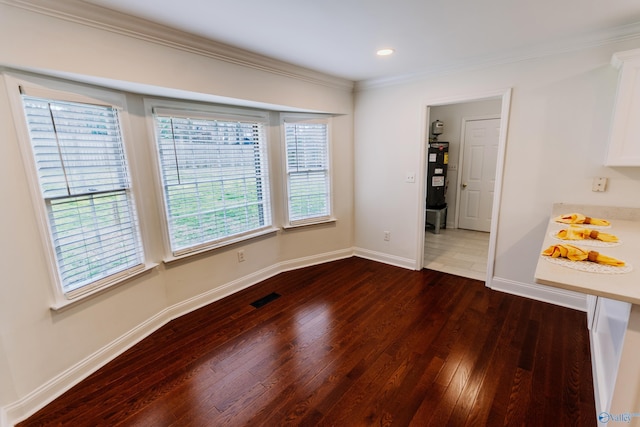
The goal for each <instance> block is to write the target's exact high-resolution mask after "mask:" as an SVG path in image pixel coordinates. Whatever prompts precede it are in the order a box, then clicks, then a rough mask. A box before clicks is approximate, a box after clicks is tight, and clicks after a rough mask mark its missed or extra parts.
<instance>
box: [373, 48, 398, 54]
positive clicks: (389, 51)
mask: <svg viewBox="0 0 640 427" xmlns="http://www.w3.org/2000/svg"><path fill="white" fill-rule="evenodd" d="M393 52H395V50H393V49H380V50H378V51H377V52H376V54H377V55H378V56H389V55H391V54H393Z"/></svg>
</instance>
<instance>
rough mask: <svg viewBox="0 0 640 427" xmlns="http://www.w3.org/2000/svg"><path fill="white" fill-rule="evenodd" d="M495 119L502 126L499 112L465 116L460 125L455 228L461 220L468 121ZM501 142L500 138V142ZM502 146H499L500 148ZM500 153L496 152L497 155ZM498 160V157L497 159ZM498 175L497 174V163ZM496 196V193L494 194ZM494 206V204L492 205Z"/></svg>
mask: <svg viewBox="0 0 640 427" xmlns="http://www.w3.org/2000/svg"><path fill="white" fill-rule="evenodd" d="M494 119H499V120H500V126H502V118H501V117H500V115H499V114H487V115H483V116H469V117H463V118H462V120H461V121H462V124H461V125H460V148H459V149H458V150H459V154H458V179H457V181H456V182H457V183H458V188H457V189H456V209H455V212H454V217H453V225H454V227H455V228H458V225H459V220H460V199H461V197H460V196H461V191H460V184H461V183H462V172H463V171H464V147H465V144H466V141H465V139H466V130H467V123H468V122H477V121H481V120H494ZM500 132H502V128H501V129H500ZM499 143H500V139H498V144H499ZM499 149H500V148H499V147H498V150H499ZM497 154H498V153H496V155H497ZM496 160H497V159H496ZM496 175H497V164H496ZM494 190H495V185H494ZM494 196H495V194H494ZM492 206H493V205H492ZM491 214H492V215H493V211H491Z"/></svg>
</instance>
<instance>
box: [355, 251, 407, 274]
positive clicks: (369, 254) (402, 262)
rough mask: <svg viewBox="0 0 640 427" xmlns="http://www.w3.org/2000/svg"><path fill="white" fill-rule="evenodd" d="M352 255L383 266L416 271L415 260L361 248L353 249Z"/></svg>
mask: <svg viewBox="0 0 640 427" xmlns="http://www.w3.org/2000/svg"><path fill="white" fill-rule="evenodd" d="M353 255H355V256H357V257H360V258H365V259H370V260H371V261H378V262H382V263H384V264H389V265H395V266H396V267H402V268H406V269H409V270H415V269H416V260H415V259H409V258H403V257H399V256H395V255H389V254H386V253H383V252H376V251H370V250H368V249H362V248H353Z"/></svg>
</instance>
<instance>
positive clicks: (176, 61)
mask: <svg viewBox="0 0 640 427" xmlns="http://www.w3.org/2000/svg"><path fill="white" fill-rule="evenodd" d="M2 66H5V67H12V68H18V69H24V70H35V71H37V72H39V73H41V74H56V75H66V76H69V75H76V76H77V78H79V79H82V80H87V81H98V80H99V81H102V82H104V84H108V85H114V86H124V85H126V86H127V87H129V88H132V90H134V91H135V90H136V88H139V89H140V90H141V91H149V92H154V93H155V94H156V95H158V94H162V93H167V94H168V93H171V92H170V90H180V91H185V93H186V92H190V93H191V94H192V95H193V96H198V97H202V96H223V97H229V98H234V99H237V100H242V101H241V102H244V101H250V102H253V103H266V104H277V105H280V106H286V107H292V108H293V109H298V110H317V111H324V112H329V113H336V114H338V115H337V116H336V117H335V118H334V119H333V121H332V144H333V153H332V167H333V177H334V181H335V182H334V211H335V216H336V217H337V218H338V221H337V222H336V223H335V224H331V225H325V226H309V227H305V228H304V229H299V230H295V231H281V232H278V233H277V234H275V235H270V236H267V237H262V238H257V239H254V240H251V241H247V242H246V243H242V244H237V245H234V246H231V247H228V248H226V249H220V250H215V251H212V252H210V253H207V254H204V255H200V256H195V257H193V258H192V259H188V260H184V261H179V262H176V263H172V264H171V265H164V264H162V262H161V260H162V255H163V247H162V241H161V238H160V235H161V231H160V215H161V212H162V208H161V206H160V203H159V200H158V198H157V197H156V194H157V193H156V190H157V188H156V187H155V186H156V180H155V179H154V175H153V171H152V167H151V164H152V161H153V154H152V153H153V149H152V148H151V147H152V145H151V144H153V140H152V138H151V136H150V135H149V134H148V128H147V123H146V121H145V120H146V119H145V117H144V114H143V103H142V102H143V101H142V96H140V95H139V94H135V93H128V94H127V103H128V107H129V111H130V114H129V120H130V122H131V128H132V134H133V136H134V138H133V139H134V140H135V143H134V144H133V145H134V152H135V155H134V158H133V159H130V161H131V162H132V163H134V164H133V165H132V170H133V171H135V173H136V175H137V177H138V179H139V180H140V183H141V186H142V188H144V189H145V190H144V191H142V192H141V193H140V194H139V196H138V200H139V201H140V202H141V204H142V209H141V210H140V216H141V223H142V227H143V232H144V234H145V235H144V239H145V243H147V247H146V248H145V249H146V252H147V253H148V255H149V258H150V261H155V262H159V263H160V265H159V266H158V267H157V268H155V269H154V270H152V271H151V272H148V273H145V274H143V275H142V276H140V277H138V278H136V279H134V280H131V281H129V282H127V283H125V284H123V285H120V286H118V287H116V288H113V289H110V290H108V291H106V292H104V293H102V294H100V295H98V296H95V297H93V298H91V299H90V300H87V301H83V302H81V303H79V304H77V305H74V306H72V307H70V308H67V309H65V310H63V311H59V312H54V311H52V310H50V305H51V302H52V292H51V278H50V277H49V272H48V269H47V266H46V263H45V256H44V251H43V246H42V242H41V237H40V235H39V232H38V227H37V220H36V215H35V213H34V212H35V211H34V206H33V203H32V198H31V196H30V194H29V186H28V184H27V176H26V173H25V169H24V166H23V161H22V158H21V155H20V150H19V141H18V133H17V132H16V128H15V124H14V120H13V117H12V110H11V108H10V105H9V101H8V99H7V87H6V85H5V79H4V78H0V140H1V141H2V143H1V144H0V194H1V195H2V199H3V203H2V206H3V209H2V210H0V228H1V236H2V239H1V241H0V271H2V279H1V281H2V284H1V286H0V424H1V423H2V418H1V417H2V416H4V417H5V418H6V419H5V422H6V421H8V422H12V421H15V420H17V419H20V418H23V417H25V416H27V415H29V413H30V412H32V411H33V410H35V409H38V408H39V407H40V406H42V405H43V404H44V403H46V402H47V401H48V400H49V399H51V398H53V397H55V396H56V395H57V394H59V393H60V392H61V391H63V390H64V389H65V388H66V387H69V386H71V385H73V383H74V382H76V381H78V380H79V379H80V378H81V377H82V376H84V375H86V374H88V373H90V372H91V371H92V370H94V369H95V368H96V367H98V366H99V365H100V364H102V363H104V362H105V361H107V360H109V359H110V358H111V357H113V356H114V355H115V354H117V353H118V352H120V351H122V350H123V349H124V348H126V347H127V346H128V345H131V344H132V343H134V342H136V341H137V340H139V339H140V338H142V337H143V336H144V335H145V334H148V333H150V332H151V331H153V330H154V329H155V328H157V327H158V326H159V325H161V324H162V323H164V322H166V321H167V320H169V319H170V318H172V317H175V316H177V315H180V314H182V313H184V312H187V311H189V310H191V309H193V308H195V307H197V306H199V305H201V304H204V303H207V302H209V301H211V300H215V299H217V298H219V297H221V296H223V295H225V294H228V293H229V292H232V291H234V290H237V289H239V288H242V287H243V286H248V285H250V284H252V283H255V282H256V281H259V280H260V279H263V278H264V277H268V276H269V275H272V274H275V273H277V272H278V271H282V270H283V269H287V268H295V267H298V266H303V265H306V264H310V263H314V262H322V261H325V260H329V259H335V258H338V257H343V256H350V255H351V254H352V245H353V184H352V182H353V166H352V165H353V118H352V114H351V113H352V109H353V94H352V87H351V84H350V82H343V83H344V84H342V83H341V84H334V82H335V80H333V79H331V78H327V80H326V84H325V82H323V81H322V79H308V78H299V77H298V76H297V75H296V70H293V72H291V73H289V74H287V73H286V72H282V73H280V72H277V71H275V72H274V71H273V70H264V69H259V68H254V67H251V66H244V65H239V64H237V63H232V62H228V61H226V60H219V59H216V58H214V57H211V56H207V55H201V54H199V53H192V52H188V51H185V50H184V49H176V48H173V47H169V46H165V45H161V44H158V43H153V42H149V41H146V40H143V39H140V38H133V37H127V36H125V35H123V34H120V33H117V32H111V31H106V30H103V29H100V28H94V27H91V26H87V25H83V24H81V23H76V22H72V21H66V20H62V19H58V18H55V17H51V16H46V15H44V14H38V13H34V12H30V11H27V10H23V9H21V8H14V7H12V6H8V5H6V4H0V67H2ZM0 71H2V70H1V69H0ZM275 123H277V117H276V120H275ZM270 136H271V141H270V143H271V144H272V146H271V148H270V154H271V155H272V171H271V172H272V175H273V176H274V182H273V193H274V198H275V200H276V201H278V203H277V206H276V207H275V218H274V223H275V224H276V225H278V224H280V223H282V221H283V215H282V205H281V203H280V202H282V199H283V195H282V191H281V190H282V179H281V178H280V177H279V175H280V174H281V173H282V170H281V168H280V166H281V162H280V160H279V158H278V156H279V155H280V153H281V151H280V149H279V146H278V144H279V137H280V133H279V130H278V128H277V127H272V129H271V131H270ZM239 248H242V249H243V250H244V251H245V257H246V261H245V262H243V263H242V264H239V263H238V262H237V258H236V251H237V250H238V249H239Z"/></svg>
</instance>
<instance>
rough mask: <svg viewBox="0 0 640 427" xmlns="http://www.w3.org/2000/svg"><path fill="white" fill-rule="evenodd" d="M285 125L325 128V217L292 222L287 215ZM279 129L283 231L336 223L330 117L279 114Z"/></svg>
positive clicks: (305, 114) (287, 175)
mask: <svg viewBox="0 0 640 427" xmlns="http://www.w3.org/2000/svg"><path fill="white" fill-rule="evenodd" d="M286 123H320V124H324V125H326V127H327V159H326V161H327V179H328V183H327V188H328V192H329V195H328V200H327V202H328V203H329V212H328V214H327V215H322V216H316V217H308V218H304V219H300V220H292V219H291V218H290V215H289V173H288V164H287V141H286V128H285V124H286ZM280 128H281V142H282V143H281V147H282V168H283V175H284V180H283V195H284V196H283V200H284V217H285V225H284V228H285V229H290V228H297V227H304V226H308V225H314V224H325V223H331V222H336V221H337V219H336V218H335V216H334V211H333V206H334V203H333V195H334V193H333V171H332V162H331V159H332V156H331V154H332V149H331V145H332V143H331V139H332V138H331V116H328V115H323V114H310V113H281V114H280Z"/></svg>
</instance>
